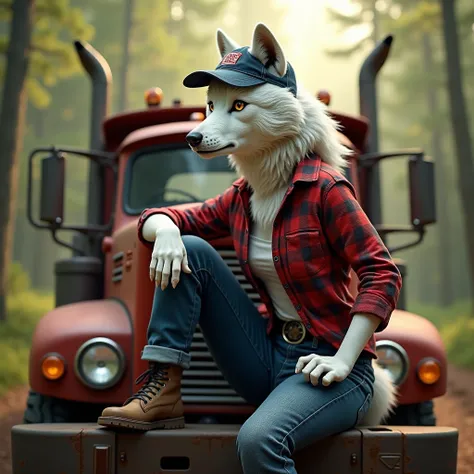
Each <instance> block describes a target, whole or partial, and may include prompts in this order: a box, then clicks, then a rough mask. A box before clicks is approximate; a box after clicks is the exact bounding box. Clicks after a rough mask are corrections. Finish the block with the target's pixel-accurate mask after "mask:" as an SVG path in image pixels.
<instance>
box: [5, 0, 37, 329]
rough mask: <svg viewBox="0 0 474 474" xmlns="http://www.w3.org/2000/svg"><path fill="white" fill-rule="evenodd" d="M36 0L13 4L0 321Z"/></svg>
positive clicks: (7, 73) (7, 80)
mask: <svg viewBox="0 0 474 474" xmlns="http://www.w3.org/2000/svg"><path fill="white" fill-rule="evenodd" d="M33 13H34V0H15V1H14V2H13V3H12V20H11V30H10V38H9V44H8V50H7V57H6V70H5V82H4V85H3V97H2V106H1V110H0V143H1V147H0V249H1V251H0V320H5V319H6V301H5V300H6V294H5V289H6V286H5V284H6V280H7V275H8V266H9V263H10V259H11V252H12V239H13V227H14V218H15V208H16V206H15V204H16V190H17V186H18V176H17V174H18V173H17V168H18V166H17V165H18V156H19V151H20V147H21V142H22V137H23V127H24V124H25V118H26V91H25V79H26V75H27V72H28V65H29V49H30V41H31V33H32V29H33Z"/></svg>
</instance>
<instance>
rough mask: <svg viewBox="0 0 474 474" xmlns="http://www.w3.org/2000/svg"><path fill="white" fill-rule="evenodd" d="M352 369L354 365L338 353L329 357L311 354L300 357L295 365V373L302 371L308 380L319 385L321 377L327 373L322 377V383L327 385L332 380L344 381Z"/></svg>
mask: <svg viewBox="0 0 474 474" xmlns="http://www.w3.org/2000/svg"><path fill="white" fill-rule="evenodd" d="M351 370H352V367H350V366H349V365H348V364H347V363H346V362H344V361H343V360H342V359H341V358H339V357H338V356H337V355H336V356H333V357H329V356H318V355H317V354H309V355H307V356H303V357H300V358H299V359H298V362H297V363H296V367H295V373H296V374H299V373H300V372H302V373H303V375H304V378H305V380H306V382H311V383H312V384H313V385H318V380H319V377H321V375H323V373H326V375H325V376H324V377H323V379H322V383H323V385H324V386H326V387H327V386H328V385H330V384H331V383H332V382H342V381H343V380H344V379H345V378H346V377H347V376H348V375H349V374H350V372H351Z"/></svg>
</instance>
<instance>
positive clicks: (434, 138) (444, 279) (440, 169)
mask: <svg viewBox="0 0 474 474" xmlns="http://www.w3.org/2000/svg"><path fill="white" fill-rule="evenodd" d="M422 45H423V48H422V54H423V65H424V69H425V73H426V76H427V77H433V75H434V61H433V45H432V40H431V36H430V35H429V34H428V33H424V34H423V38H422ZM426 101H427V105H428V113H429V116H430V118H431V120H434V123H433V126H432V128H431V147H430V148H431V154H432V156H433V160H434V162H435V164H436V194H437V198H438V199H437V201H436V207H437V210H438V212H437V213H438V224H437V233H438V245H439V271H440V279H439V281H440V288H439V298H440V301H439V302H440V304H441V305H442V306H448V305H449V304H451V303H452V302H453V291H452V289H453V287H452V275H451V258H450V256H449V254H450V250H449V249H450V248H451V239H450V235H451V233H450V232H446V229H451V225H450V219H449V212H448V196H447V194H448V192H447V189H448V187H447V183H446V175H447V172H446V168H447V167H446V163H445V160H446V156H445V155H444V154H443V144H442V143H443V140H442V137H443V129H442V128H441V127H440V126H439V122H438V117H439V99H438V91H436V90H435V89H434V88H433V87H432V86H430V87H427V88H426Z"/></svg>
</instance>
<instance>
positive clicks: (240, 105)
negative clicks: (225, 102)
mask: <svg viewBox="0 0 474 474" xmlns="http://www.w3.org/2000/svg"><path fill="white" fill-rule="evenodd" d="M246 105H247V104H246V103H245V102H244V101H243V100H236V101H235V102H234V103H233V104H232V110H236V111H237V112H241V111H242V110H244V109H245V106H246Z"/></svg>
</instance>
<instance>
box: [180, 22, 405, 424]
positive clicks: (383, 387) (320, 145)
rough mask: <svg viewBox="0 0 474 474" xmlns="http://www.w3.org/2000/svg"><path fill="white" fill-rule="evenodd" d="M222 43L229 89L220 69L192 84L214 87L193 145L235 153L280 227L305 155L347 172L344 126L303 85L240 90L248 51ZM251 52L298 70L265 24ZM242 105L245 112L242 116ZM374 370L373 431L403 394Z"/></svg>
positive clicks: (258, 217)
mask: <svg viewBox="0 0 474 474" xmlns="http://www.w3.org/2000/svg"><path fill="white" fill-rule="evenodd" d="M217 44H218V49H219V52H220V54H221V57H222V59H223V61H224V58H226V57H228V58H229V59H228V62H229V65H228V66H227V67H228V69H221V70H220V71H225V73H226V74H227V76H228V77H226V80H227V83H225V82H222V80H221V79H219V78H220V77H221V76H220V75H219V72H218V71H219V70H218V71H216V72H214V73H213V72H209V71H207V72H206V73H207V74H205V75H203V74H202V72H200V71H197V72H195V73H193V74H191V75H190V76H188V77H187V78H186V80H185V85H187V86H189V87H197V86H203V85H209V89H208V114H207V118H206V119H205V120H204V121H203V122H202V123H201V124H200V125H198V126H197V127H196V128H195V129H194V130H193V131H192V132H191V133H190V134H189V135H188V141H189V143H190V145H191V147H192V149H193V150H194V151H195V152H196V153H198V154H199V155H200V156H201V157H202V158H206V159H210V158H213V157H216V156H219V155H221V156H222V154H225V153H229V159H230V162H231V164H232V166H234V167H235V168H236V169H237V171H238V173H239V175H241V176H243V177H245V179H246V181H248V183H249V184H250V186H251V187H252V190H253V194H252V196H251V198H250V201H251V212H252V218H253V219H254V221H256V222H257V223H258V224H260V225H262V226H265V225H267V224H269V223H272V222H273V220H274V218H275V216H276V213H277V212H278V209H279V207H280V204H281V201H282V197H283V194H284V193H285V192H286V190H287V188H288V185H289V182H290V179H291V177H292V175H293V172H294V169H295V166H296V165H297V164H298V163H299V162H300V161H301V160H302V159H303V158H304V157H305V156H307V155H309V154H310V153H311V152H315V153H317V154H318V155H319V156H320V157H321V160H322V161H323V162H325V163H327V164H328V165H330V166H331V167H332V168H333V169H334V170H337V171H342V170H343V168H344V167H345V166H346V160H345V157H346V156H348V155H349V154H350V153H351V152H350V151H349V150H348V149H347V148H345V147H344V146H343V145H342V144H341V142H340V140H339V137H338V134H337V130H338V125H337V123H336V122H335V121H334V120H333V119H332V118H331V117H330V115H329V114H328V113H327V109H326V106H325V105H324V104H323V103H322V102H320V101H319V100H317V99H315V98H314V96H313V95H311V94H309V93H308V92H306V91H305V90H303V89H302V88H301V87H300V86H299V85H298V87H297V88H296V87H295V90H294V91H291V90H290V88H282V87H281V85H275V84H272V82H271V81H265V80H263V79H261V78H258V77H255V78H254V77H250V81H249V82H251V85H247V84H246V85H245V87H238V85H239V84H241V83H242V82H243V81H242V78H241V77H238V76H237V78H236V80H235V85H231V84H232V82H233V81H232V78H231V73H232V69H231V67H232V64H231V63H232V61H233V60H235V58H236V56H237V55H238V54H240V52H239V51H240V49H241V47H240V46H239V45H238V44H236V43H235V41H233V40H232V39H231V38H229V37H228V36H227V35H226V34H225V33H224V32H223V31H222V30H218V32H217ZM235 51H237V52H235ZM248 52H249V54H251V55H252V56H253V57H255V58H256V59H257V60H258V61H259V62H260V63H261V65H262V68H264V69H265V72H266V73H267V74H268V75H272V76H274V77H277V78H282V77H285V76H286V75H287V74H288V70H289V69H290V68H291V65H290V64H289V63H288V62H287V61H286V59H285V55H284V53H283V49H282V47H281V46H280V44H279V43H278V41H277V40H276V39H275V37H274V35H273V34H272V33H271V31H270V30H269V29H268V28H267V27H266V26H265V25H263V24H259V25H257V27H256V29H255V32H254V36H253V42H252V46H251V47H250V49H249V51H248ZM232 58H234V59H232ZM239 60H240V57H239V58H238V59H237V60H236V63H235V64H237V62H238V61H239ZM224 64H225V61H224ZM229 73H230V74H229ZM294 86H295V85H294ZM236 101H237V107H238V108H239V109H241V110H236V109H235V106H236ZM374 370H375V384H374V397H373V400H372V402H371V407H370V409H369V411H368V412H367V414H366V415H365V417H364V418H363V420H361V423H362V424H365V425H377V424H379V423H380V422H381V421H383V419H384V418H386V417H387V416H388V415H389V413H390V411H391V409H392V408H393V407H394V406H395V398H396V396H395V393H396V391H395V387H394V386H393V384H392V382H391V379H390V377H389V375H388V374H387V372H386V371H384V370H383V369H382V368H380V367H379V366H378V365H377V364H376V363H374Z"/></svg>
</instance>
